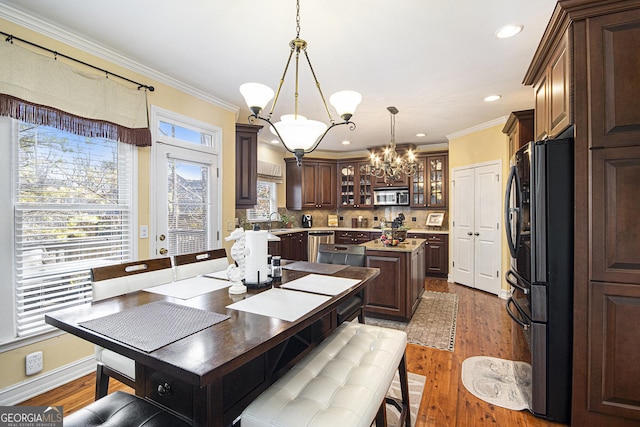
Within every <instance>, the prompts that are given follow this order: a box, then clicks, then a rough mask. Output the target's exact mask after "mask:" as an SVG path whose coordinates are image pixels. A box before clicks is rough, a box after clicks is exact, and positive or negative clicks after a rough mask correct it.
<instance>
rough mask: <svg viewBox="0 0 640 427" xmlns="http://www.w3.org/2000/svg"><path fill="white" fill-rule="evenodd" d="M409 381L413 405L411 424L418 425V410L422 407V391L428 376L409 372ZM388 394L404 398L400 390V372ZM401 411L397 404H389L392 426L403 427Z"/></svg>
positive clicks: (410, 397) (411, 403)
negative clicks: (396, 406) (401, 424)
mask: <svg viewBox="0 0 640 427" xmlns="http://www.w3.org/2000/svg"><path fill="white" fill-rule="evenodd" d="M407 380H408V381H407V382H408V385H409V406H410V407H411V425H412V426H415V425H416V419H417V417H418V410H419V409H420V401H421V400H422V392H423V391H424V383H425V381H426V377H425V376H424V375H418V374H414V373H412V372H408V374H407ZM387 396H389V397H393V398H396V399H400V400H402V393H401V392H400V379H399V377H398V373H397V372H396V376H395V378H394V379H393V382H392V383H391V387H390V388H389V392H388V393H387ZM399 421H400V412H398V410H397V409H396V408H395V406H393V405H390V404H387V424H388V425H389V426H390V427H391V426H393V427H402V426H400V424H399Z"/></svg>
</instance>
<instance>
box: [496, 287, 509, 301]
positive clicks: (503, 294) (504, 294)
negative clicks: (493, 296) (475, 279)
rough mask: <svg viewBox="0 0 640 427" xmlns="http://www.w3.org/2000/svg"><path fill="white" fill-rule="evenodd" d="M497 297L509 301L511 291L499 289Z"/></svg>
mask: <svg viewBox="0 0 640 427" xmlns="http://www.w3.org/2000/svg"><path fill="white" fill-rule="evenodd" d="M498 296H499V297H500V298H502V299H509V297H510V296H511V289H509V290H506V289H500V295H498Z"/></svg>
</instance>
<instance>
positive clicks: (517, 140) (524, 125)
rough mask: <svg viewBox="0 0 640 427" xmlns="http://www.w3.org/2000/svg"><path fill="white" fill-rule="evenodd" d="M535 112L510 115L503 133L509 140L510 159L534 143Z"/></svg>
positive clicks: (516, 112)
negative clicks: (521, 148)
mask: <svg viewBox="0 0 640 427" xmlns="http://www.w3.org/2000/svg"><path fill="white" fill-rule="evenodd" d="M534 117H535V114H534V110H522V111H514V112H512V113H511V114H509V118H508V119H507V123H505V125H504V128H503V129H502V133H504V134H506V135H507V137H508V138H509V159H510V158H511V157H512V156H513V155H514V153H515V152H516V151H518V150H519V149H520V147H522V146H523V145H525V144H527V143H528V142H529V141H533V120H534Z"/></svg>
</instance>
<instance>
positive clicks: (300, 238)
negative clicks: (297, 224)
mask: <svg viewBox="0 0 640 427" xmlns="http://www.w3.org/2000/svg"><path fill="white" fill-rule="evenodd" d="M278 237H280V241H279V242H269V254H271V255H280V256H281V257H282V259H286V260H292V261H308V260H307V258H308V248H307V245H308V236H307V233H306V232H305V231H300V232H292V233H283V234H279V235H278Z"/></svg>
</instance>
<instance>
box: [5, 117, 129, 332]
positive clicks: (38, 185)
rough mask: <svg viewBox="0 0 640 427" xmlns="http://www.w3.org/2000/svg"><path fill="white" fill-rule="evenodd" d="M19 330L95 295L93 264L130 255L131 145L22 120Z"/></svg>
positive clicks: (40, 325)
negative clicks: (93, 291)
mask: <svg viewBox="0 0 640 427" xmlns="http://www.w3.org/2000/svg"><path fill="white" fill-rule="evenodd" d="M12 144H13V146H12V147H13V151H14V154H15V155H14V156H13V158H14V164H13V175H14V180H13V182H14V184H13V187H14V188H13V210H14V259H15V262H14V268H15V272H14V278H15V298H16V301H15V303H16V304H15V307H16V336H18V337H23V336H28V335H33V334H36V333H40V332H43V331H47V330H50V329H51V327H50V326H49V325H47V324H46V323H45V322H44V315H45V314H46V313H47V312H50V311H54V310H58V309H62V308H66V307H72V306H75V305H80V304H85V303H87V302H90V301H91V282H90V274H89V269H90V268H91V267H94V266H98V265H106V264H114V263H117V262H123V261H128V260H130V259H131V258H132V218H131V213H132V212H131V210H132V208H131V206H132V176H131V173H132V157H133V149H132V146H131V145H129V144H123V143H118V142H115V141H111V140H106V139H98V138H89V137H80V136H76V135H73V134H70V133H67V132H63V131H59V130H57V129H53V128H50V127H45V126H35V125H31V124H28V123H24V122H21V123H20V124H19V131H18V133H17V141H12Z"/></svg>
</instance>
